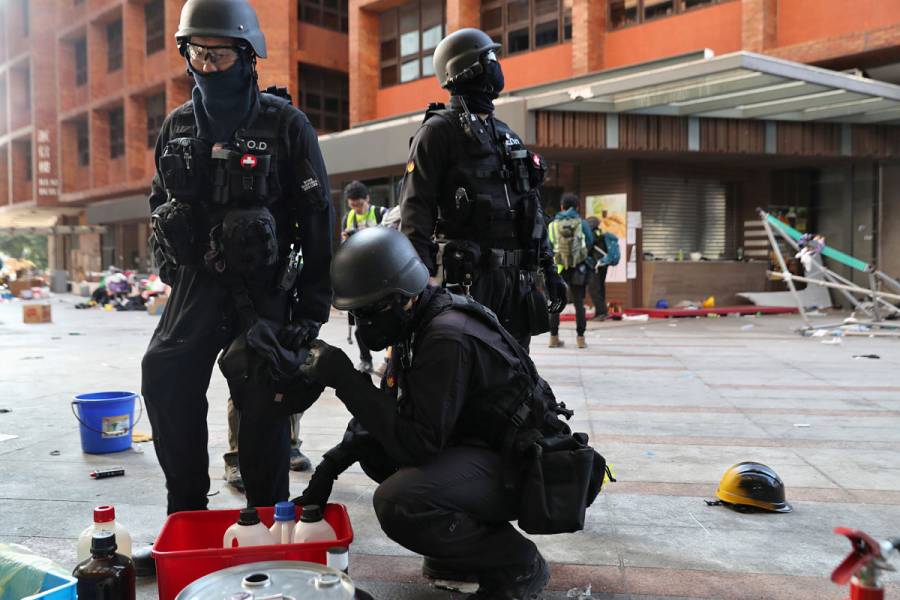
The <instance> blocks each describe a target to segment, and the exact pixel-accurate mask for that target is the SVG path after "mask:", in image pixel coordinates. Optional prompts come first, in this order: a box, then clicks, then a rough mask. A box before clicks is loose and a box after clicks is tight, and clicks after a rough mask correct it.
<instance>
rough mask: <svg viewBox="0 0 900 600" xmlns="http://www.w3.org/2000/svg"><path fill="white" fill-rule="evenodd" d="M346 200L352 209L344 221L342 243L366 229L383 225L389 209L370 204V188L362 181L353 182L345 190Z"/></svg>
mask: <svg viewBox="0 0 900 600" xmlns="http://www.w3.org/2000/svg"><path fill="white" fill-rule="evenodd" d="M344 200H346V201H347V204H348V205H349V207H350V210H349V211H347V218H346V219H345V220H344V231H343V232H341V241H347V238H349V237H350V236H351V235H353V234H354V233H356V232H357V231H359V230H361V229H365V228H366V227H377V226H378V225H381V221H382V220H383V219H384V215H386V214H387V212H388V209H386V208H385V207H383V206H376V205H374V204H371V203H370V202H369V188H367V187H366V184H364V183H363V182H361V181H351V182H350V183H348V184H347V187H345V188H344Z"/></svg>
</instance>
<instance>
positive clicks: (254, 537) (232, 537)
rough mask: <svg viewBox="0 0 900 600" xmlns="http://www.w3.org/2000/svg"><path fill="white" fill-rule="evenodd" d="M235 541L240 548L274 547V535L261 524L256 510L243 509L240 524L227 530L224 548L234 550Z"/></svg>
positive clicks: (223, 539)
mask: <svg viewBox="0 0 900 600" xmlns="http://www.w3.org/2000/svg"><path fill="white" fill-rule="evenodd" d="M235 541H237V545H238V546H271V545H272V534H271V533H270V532H269V530H268V529H266V526H265V525H263V524H262V523H260V522H259V513H257V512H256V509H255V508H244V509H241V516H240V518H239V519H238V522H237V523H235V524H234V525H232V526H231V527H229V528H228V529H226V530H225V535H224V537H223V538H222V546H223V547H224V548H232V547H233V546H234V542H235Z"/></svg>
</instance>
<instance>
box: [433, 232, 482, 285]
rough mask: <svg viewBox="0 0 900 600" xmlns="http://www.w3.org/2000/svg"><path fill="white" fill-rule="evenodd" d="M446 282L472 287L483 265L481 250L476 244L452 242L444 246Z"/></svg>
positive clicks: (465, 241)
mask: <svg viewBox="0 0 900 600" xmlns="http://www.w3.org/2000/svg"><path fill="white" fill-rule="evenodd" d="M442 260H443V263H442V264H443V266H444V280H445V281H446V282H447V283H451V284H457V285H465V286H467V285H472V282H474V281H475V278H476V276H477V274H478V266H479V265H480V264H481V248H480V247H479V246H478V244H476V243H475V242H470V241H467V240H451V241H449V242H447V244H446V245H445V246H444V254H443V259H442Z"/></svg>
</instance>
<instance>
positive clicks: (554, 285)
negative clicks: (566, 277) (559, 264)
mask: <svg viewBox="0 0 900 600" xmlns="http://www.w3.org/2000/svg"><path fill="white" fill-rule="evenodd" d="M544 283H545V284H546V286H547V297H548V298H549V299H550V306H549V307H548V309H549V310H550V312H551V313H553V314H559V313H561V312H562V311H563V309H564V308H565V307H566V302H567V297H566V296H567V293H568V290H569V288H568V286H567V285H566V282H565V281H563V278H562V277H561V276H560V275H559V273H557V272H556V269H555V268H552V269H547V270H546V271H545V272H544Z"/></svg>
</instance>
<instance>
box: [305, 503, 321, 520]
mask: <svg viewBox="0 0 900 600" xmlns="http://www.w3.org/2000/svg"><path fill="white" fill-rule="evenodd" d="M300 520H301V521H302V522H304V523H317V522H319V521H321V520H322V507H321V506H319V505H318V504H307V505H306V506H304V507H303V512H302V513H300Z"/></svg>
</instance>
